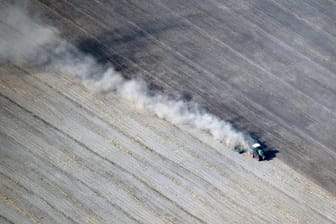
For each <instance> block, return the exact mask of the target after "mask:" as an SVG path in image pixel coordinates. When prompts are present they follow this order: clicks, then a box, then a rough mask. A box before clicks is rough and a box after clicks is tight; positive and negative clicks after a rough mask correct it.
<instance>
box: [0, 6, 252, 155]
mask: <svg viewBox="0 0 336 224" xmlns="http://www.w3.org/2000/svg"><path fill="white" fill-rule="evenodd" d="M0 13H1V14H0V15H1V16H0V21H1V23H0V30H1V31H0V40H1V42H0V62H1V61H3V60H7V61H11V62H13V63H21V64H22V63H30V64H35V65H38V66H39V67H43V68H44V69H47V70H52V71H57V72H62V73H65V74H68V75H71V76H73V77H75V78H77V79H79V80H80V81H81V82H82V83H83V84H84V85H85V86H86V87H87V88H89V89H90V90H92V91H96V92H101V93H104V94H110V93H113V94H116V95H117V96H119V97H121V98H123V99H126V100H128V101H130V102H131V103H132V104H133V105H135V106H136V107H141V108H143V109H145V110H147V111H149V112H152V113H154V114H155V115H156V116H158V117H159V118H161V119H165V120H167V121H169V122H171V123H173V124H175V125H186V126H188V127H190V128H197V129H199V130H202V131H206V132H208V133H210V134H211V135H212V136H213V137H214V138H215V139H216V140H218V141H220V142H222V143H223V144H225V145H226V146H227V147H228V148H231V149H233V148H234V147H235V146H241V147H244V148H247V147H248V146H249V145H250V144H251V142H252V138H251V137H249V136H248V135H245V134H243V133H242V132H239V131H237V130H236V129H234V128H233V127H232V125H231V124H230V123H228V122H226V121H224V120H221V119H220V118H218V117H216V116H214V115H213V114H210V113H208V112H207V111H206V110H205V109H203V108H202V107H200V106H199V105H197V104H195V103H191V102H185V101H183V100H181V99H178V98H177V97H172V96H168V95H166V94H164V93H163V92H160V91H154V90H151V89H150V88H149V87H148V84H147V83H146V82H145V81H144V80H143V79H141V78H134V79H125V78H124V77H123V76H122V75H121V74H120V73H118V72H116V71H115V70H114V69H113V68H112V67H111V66H106V65H100V64H98V63H97V62H96V61H95V59H94V58H93V57H91V56H89V55H85V54H84V53H82V52H80V51H79V50H78V49H76V48H75V47H74V46H73V45H71V44H70V43H68V42H66V41H65V40H63V39H62V38H60V36H59V32H58V31H57V29H55V28H54V27H51V26H48V25H44V24H43V23H42V22H41V21H38V19H37V18H32V17H31V16H29V15H28V13H27V12H26V10H25V7H22V6H20V7H17V6H15V7H13V6H11V7H9V8H6V9H5V10H2V11H1V12H0ZM13 30H14V31H13Z"/></svg>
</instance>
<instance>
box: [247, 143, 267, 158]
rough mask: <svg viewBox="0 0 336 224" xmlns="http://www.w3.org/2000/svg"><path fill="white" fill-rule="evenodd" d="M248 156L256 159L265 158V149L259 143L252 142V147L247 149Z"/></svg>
mask: <svg viewBox="0 0 336 224" xmlns="http://www.w3.org/2000/svg"><path fill="white" fill-rule="evenodd" d="M249 156H250V157H251V158H254V159H256V160H258V161H261V160H265V159H266V155H265V151H264V150H263V148H262V147H261V145H260V144H259V143H254V144H253V145H252V148H251V149H250V151H249Z"/></svg>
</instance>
